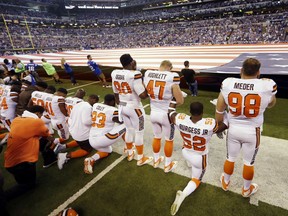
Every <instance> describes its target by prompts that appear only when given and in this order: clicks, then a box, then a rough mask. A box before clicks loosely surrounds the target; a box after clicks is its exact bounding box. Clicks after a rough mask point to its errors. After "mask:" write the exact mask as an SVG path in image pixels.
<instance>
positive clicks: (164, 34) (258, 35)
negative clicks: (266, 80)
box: [1, 12, 288, 49]
mask: <svg viewBox="0 0 288 216" xmlns="http://www.w3.org/2000/svg"><path fill="white" fill-rule="evenodd" d="M287 18H288V12H285V13H282V14H268V15H267V14H266V15H257V16H244V17H236V18H223V19H210V20H202V21H190V22H174V23H154V24H146V25H137V26H127V27H117V26H115V27H101V28H55V27H53V26H50V27H31V28H30V32H31V35H32V40H33V43H34V46H35V47H61V46H64V47H65V46H72V47H75V48H77V49H79V48H83V49H90V48H101V49H111V48H131V47H154V46H189V45H194V44H197V45H204V44H226V43H230V44H242V43H244V44H246V43H249V44H254V43H279V42H283V41H285V39H286V38H285V34H286V33H285V30H284V29H285V27H286V25H287V24H286V19H287ZM9 29H10V33H11V36H12V38H13V42H14V48H23V47H32V45H31V41H30V38H29V37H28V31H27V29H26V27H25V26H23V27H21V26H19V25H14V26H13V25H10V27H9ZM1 39H2V47H1V49H9V48H11V44H10V42H9V38H8V35H7V33H5V34H4V35H2V38H1Z"/></svg>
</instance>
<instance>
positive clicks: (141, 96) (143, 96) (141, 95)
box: [139, 89, 148, 99]
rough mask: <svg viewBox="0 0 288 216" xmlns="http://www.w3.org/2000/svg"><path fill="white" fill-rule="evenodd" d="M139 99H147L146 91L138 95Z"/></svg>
mask: <svg viewBox="0 0 288 216" xmlns="http://www.w3.org/2000/svg"><path fill="white" fill-rule="evenodd" d="M139 97H140V98H141V99H146V98H147V97H148V94H147V91H146V89H145V91H144V92H142V93H141V94H140V95H139Z"/></svg>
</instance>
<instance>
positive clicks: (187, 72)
mask: <svg viewBox="0 0 288 216" xmlns="http://www.w3.org/2000/svg"><path fill="white" fill-rule="evenodd" d="M184 66H185V68H184V69H182V70H181V73H182V74H183V76H184V79H185V81H186V83H187V85H188V88H189V90H190V91H191V95H192V96H197V95H198V83H197V80H196V79H195V74H196V73H195V71H194V70H193V69H189V61H185V62H184Z"/></svg>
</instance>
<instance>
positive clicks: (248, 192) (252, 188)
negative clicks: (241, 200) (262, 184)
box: [242, 183, 259, 198]
mask: <svg viewBox="0 0 288 216" xmlns="http://www.w3.org/2000/svg"><path fill="white" fill-rule="evenodd" d="M258 189H259V186H258V185H257V184H255V183H252V184H251V185H250V188H249V189H248V190H244V188H242V196H243V197H245V198H247V197H250V196H251V195H253V194H255V193H256V192H257V191H258Z"/></svg>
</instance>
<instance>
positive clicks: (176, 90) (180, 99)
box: [172, 85, 184, 106]
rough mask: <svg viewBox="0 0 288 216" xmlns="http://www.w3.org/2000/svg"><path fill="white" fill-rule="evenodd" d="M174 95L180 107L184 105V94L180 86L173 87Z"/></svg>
mask: <svg viewBox="0 0 288 216" xmlns="http://www.w3.org/2000/svg"><path fill="white" fill-rule="evenodd" d="M172 94H173V97H174V98H175V100H176V103H177V105H178V106H179V105H182V104H183V103H184V97H183V94H182V92H181V89H180V86H179V85H173V86H172Z"/></svg>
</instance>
